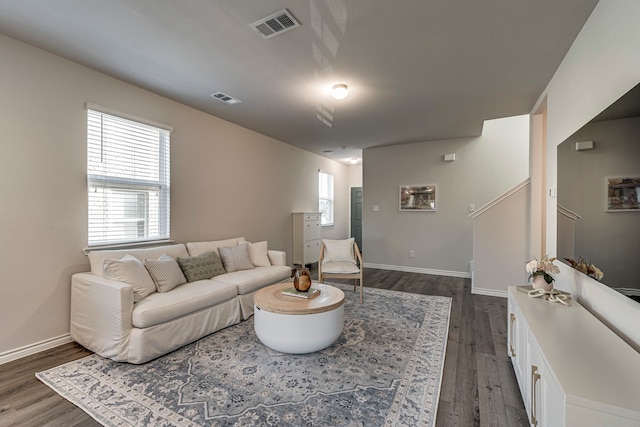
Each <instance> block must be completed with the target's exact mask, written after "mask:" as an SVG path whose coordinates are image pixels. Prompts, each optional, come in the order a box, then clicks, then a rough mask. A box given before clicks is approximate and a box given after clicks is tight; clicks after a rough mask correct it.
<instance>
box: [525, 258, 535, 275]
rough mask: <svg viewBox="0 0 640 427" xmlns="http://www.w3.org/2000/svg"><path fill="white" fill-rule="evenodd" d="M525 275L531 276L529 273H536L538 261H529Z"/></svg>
mask: <svg viewBox="0 0 640 427" xmlns="http://www.w3.org/2000/svg"><path fill="white" fill-rule="evenodd" d="M526 268H527V273H529V274H531V273H535V272H536V271H538V260H535V259H534V260H531V261H529V262H528V263H527V267H526Z"/></svg>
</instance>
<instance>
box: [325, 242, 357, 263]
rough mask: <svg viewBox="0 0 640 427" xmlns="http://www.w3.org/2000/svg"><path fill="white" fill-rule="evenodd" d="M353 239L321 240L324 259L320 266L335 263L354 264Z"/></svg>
mask: <svg viewBox="0 0 640 427" xmlns="http://www.w3.org/2000/svg"><path fill="white" fill-rule="evenodd" d="M353 241H354V239H353V237H352V238H350V239H346V240H327V239H323V240H322V243H323V244H324V258H323V260H322V264H326V263H328V262H335V261H345V262H353V263H355V262H356V258H355V255H354V254H353Z"/></svg>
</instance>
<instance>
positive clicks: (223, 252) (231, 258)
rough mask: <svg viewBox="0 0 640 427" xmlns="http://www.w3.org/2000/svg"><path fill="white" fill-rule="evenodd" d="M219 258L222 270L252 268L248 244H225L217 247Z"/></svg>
mask: <svg viewBox="0 0 640 427" xmlns="http://www.w3.org/2000/svg"><path fill="white" fill-rule="evenodd" d="M218 251H219V252H220V259H221V260H222V265H224V270H225V271H226V272H227V273H231V272H234V271H239V270H251V269H253V268H254V265H253V263H252V262H251V258H250V256H249V244H248V243H241V244H239V245H238V246H225V247H222V248H219V249H218Z"/></svg>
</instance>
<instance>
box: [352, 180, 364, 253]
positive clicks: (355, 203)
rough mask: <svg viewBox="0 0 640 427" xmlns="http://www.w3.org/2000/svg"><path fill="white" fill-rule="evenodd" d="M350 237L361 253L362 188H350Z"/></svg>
mask: <svg viewBox="0 0 640 427" xmlns="http://www.w3.org/2000/svg"><path fill="white" fill-rule="evenodd" d="M351 237H353V238H354V239H355V241H356V243H357V244H358V248H360V252H362V187H351Z"/></svg>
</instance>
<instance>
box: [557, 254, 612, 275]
mask: <svg viewBox="0 0 640 427" xmlns="http://www.w3.org/2000/svg"><path fill="white" fill-rule="evenodd" d="M565 261H567V262H568V263H569V265H571V267H573V268H575V269H576V270H578V271H579V272H580V273H583V274H586V275H587V276H589V277H592V278H594V279H596V280H598V281H600V280H602V278H603V277H604V273H603V272H602V270H600V269H599V268H598V267H596V266H595V265H593V264H591V263H590V262H587V261H585V259H584V258H582V257H580V259H578V261H576V260H574V259H572V258H565Z"/></svg>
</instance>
